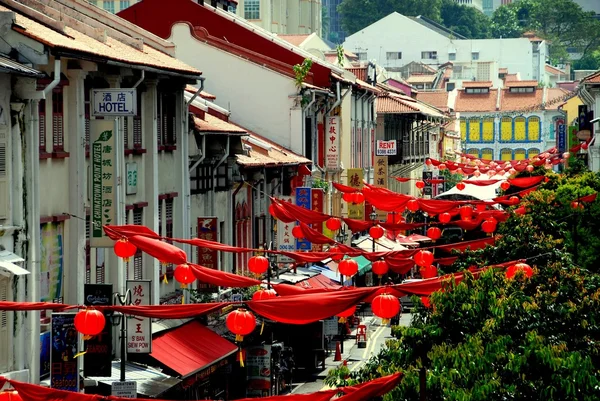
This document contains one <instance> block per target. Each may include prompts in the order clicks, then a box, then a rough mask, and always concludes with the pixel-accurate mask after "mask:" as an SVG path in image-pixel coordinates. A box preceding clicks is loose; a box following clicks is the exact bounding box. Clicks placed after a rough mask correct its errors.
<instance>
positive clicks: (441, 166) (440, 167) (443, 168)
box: [438, 163, 446, 170]
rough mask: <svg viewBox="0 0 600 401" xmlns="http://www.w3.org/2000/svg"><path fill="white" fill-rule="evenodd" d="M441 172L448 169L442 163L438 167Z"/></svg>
mask: <svg viewBox="0 0 600 401" xmlns="http://www.w3.org/2000/svg"><path fill="white" fill-rule="evenodd" d="M438 169H439V170H445V169H446V165H445V164H444V163H440V165H439V166H438Z"/></svg>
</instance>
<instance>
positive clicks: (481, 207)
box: [475, 203, 487, 212]
mask: <svg viewBox="0 0 600 401" xmlns="http://www.w3.org/2000/svg"><path fill="white" fill-rule="evenodd" d="M486 208H487V206H486V205H485V203H478V204H477V205H476V206H475V210H477V211H478V212H485V209H486Z"/></svg>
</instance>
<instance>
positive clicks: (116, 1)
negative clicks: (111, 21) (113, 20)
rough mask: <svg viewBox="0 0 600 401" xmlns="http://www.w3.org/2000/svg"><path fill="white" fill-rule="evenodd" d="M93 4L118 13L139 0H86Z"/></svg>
mask: <svg viewBox="0 0 600 401" xmlns="http://www.w3.org/2000/svg"><path fill="white" fill-rule="evenodd" d="M87 1H88V2H90V3H92V4H93V5H95V6H98V7H100V8H102V9H104V10H106V11H109V12H111V13H114V14H116V13H118V12H119V11H121V10H124V9H126V8H127V7H129V6H132V5H134V4H135V3H137V2H138V1H139V0H87Z"/></svg>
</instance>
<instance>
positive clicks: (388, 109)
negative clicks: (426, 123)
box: [377, 93, 444, 118]
mask: <svg viewBox="0 0 600 401" xmlns="http://www.w3.org/2000/svg"><path fill="white" fill-rule="evenodd" d="M377 112H378V113H381V114H402V113H413V114H414V113H420V114H423V115H427V116H430V117H441V118H443V117H444V114H443V112H441V111H440V110H438V109H436V108H434V107H431V106H429V105H427V104H425V103H423V102H419V101H418V100H415V99H413V98H411V97H408V96H403V95H397V94H394V93H386V94H384V95H381V96H379V97H378V98H377Z"/></svg>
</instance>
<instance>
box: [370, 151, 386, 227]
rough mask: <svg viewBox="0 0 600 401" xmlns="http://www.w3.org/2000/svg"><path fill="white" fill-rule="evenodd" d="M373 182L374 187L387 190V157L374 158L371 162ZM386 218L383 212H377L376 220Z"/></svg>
mask: <svg viewBox="0 0 600 401" xmlns="http://www.w3.org/2000/svg"><path fill="white" fill-rule="evenodd" d="M373 163H374V170H373V180H374V183H375V186H376V187H380V188H387V186H388V157H387V156H375V159H374V160H373ZM386 218H387V212H385V211H383V210H377V219H378V220H384V221H385V219H386Z"/></svg>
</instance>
